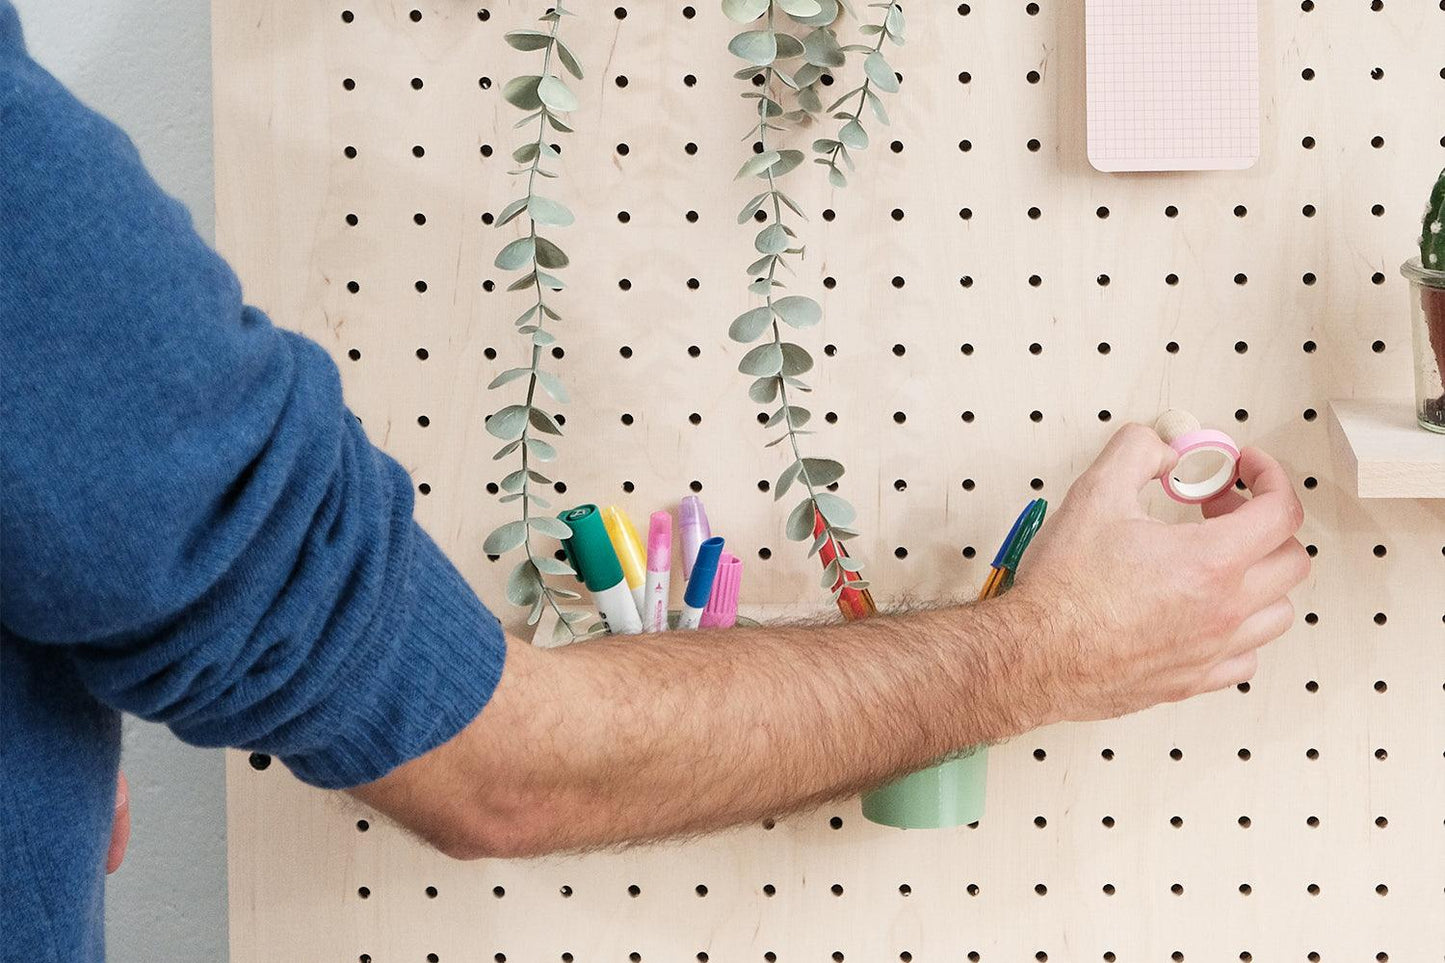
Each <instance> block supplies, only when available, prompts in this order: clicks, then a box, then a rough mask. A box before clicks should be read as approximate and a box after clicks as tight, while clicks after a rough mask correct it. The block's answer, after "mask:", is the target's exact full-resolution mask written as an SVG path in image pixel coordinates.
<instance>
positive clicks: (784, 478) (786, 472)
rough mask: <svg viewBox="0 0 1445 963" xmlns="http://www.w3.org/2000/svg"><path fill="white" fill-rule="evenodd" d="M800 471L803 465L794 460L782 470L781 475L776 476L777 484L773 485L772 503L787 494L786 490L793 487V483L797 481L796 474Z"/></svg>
mask: <svg viewBox="0 0 1445 963" xmlns="http://www.w3.org/2000/svg"><path fill="white" fill-rule="evenodd" d="M802 469H803V463H802V462H800V461H797V460H796V459H795V460H794V461H793V463H792V464H791V465H789V466H788V467H787V468H784V469H783V473H782V474H781V475H779V476H778V481H777V483H776V484H774V485H773V501H779V500H781V499H782V497H783V496H784V495H786V494H787V493H788V489H789V488H792V487H793V482H795V481H797V480H798V472H800V471H802Z"/></svg>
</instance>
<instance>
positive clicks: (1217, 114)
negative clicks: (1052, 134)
mask: <svg viewBox="0 0 1445 963" xmlns="http://www.w3.org/2000/svg"><path fill="white" fill-rule="evenodd" d="M1085 30H1086V35H1087V46H1088V102H1089V108H1088V113H1089V161H1090V163H1092V164H1093V165H1094V167H1096V168H1098V169H1099V170H1101V171H1174V170H1241V169H1243V168H1247V167H1251V166H1253V165H1254V163H1255V161H1256V160H1258V159H1259V113H1260V107H1259V7H1258V2H1257V0H1087V3H1086V7H1085Z"/></svg>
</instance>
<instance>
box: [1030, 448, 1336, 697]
mask: <svg viewBox="0 0 1445 963" xmlns="http://www.w3.org/2000/svg"><path fill="white" fill-rule="evenodd" d="M1177 460H1178V458H1177V456H1176V455H1175V454H1174V451H1173V450H1172V449H1171V448H1170V447H1169V446H1168V445H1166V444H1164V442H1162V441H1161V440H1160V439H1159V436H1158V435H1156V434H1155V433H1154V432H1153V431H1152V430H1150V429H1148V428H1145V427H1142V426H1140V425H1130V426H1128V427H1125V428H1124V429H1122V430H1121V431H1120V432H1119V433H1118V434H1116V435H1115V436H1114V438H1113V440H1112V441H1111V442H1110V443H1109V446H1108V447H1107V448H1106V449H1105V451H1104V453H1103V454H1102V455H1100V456H1099V459H1098V461H1096V462H1095V463H1094V465H1093V466H1092V467H1091V468H1090V469H1089V470H1088V471H1086V472H1085V473H1084V474H1083V475H1082V476H1081V477H1080V478H1079V479H1078V481H1076V482H1075V483H1074V486H1073V487H1072V488H1071V489H1070V490H1069V495H1068V498H1066V499H1065V501H1064V503H1063V505H1062V506H1061V508H1060V510H1059V511H1058V513H1057V514H1056V515H1054V516H1052V517H1051V518H1050V520H1049V524H1048V525H1047V527H1045V528H1044V530H1043V531H1042V532H1041V533H1040V534H1039V537H1038V538H1037V540H1036V541H1035V542H1034V544H1033V547H1032V548H1031V550H1030V553H1029V555H1028V556H1027V558H1026V561H1025V565H1024V566H1023V569H1022V570H1021V571H1020V573H1019V581H1018V585H1017V586H1016V587H1015V589H1014V591H1013V593H1012V594H1013V597H1014V601H1015V602H1016V603H1018V602H1026V603H1028V604H1031V605H1033V606H1035V607H1036V608H1037V610H1038V617H1039V618H1040V619H1045V620H1049V621H1051V622H1054V623H1055V625H1056V626H1057V627H1062V628H1063V629H1064V634H1065V635H1066V636H1068V637H1070V638H1072V639H1073V640H1074V644H1072V645H1064V646H1059V647H1056V648H1054V649H1052V650H1049V651H1045V652H1041V653H1040V654H1041V655H1042V656H1043V658H1045V659H1046V660H1048V661H1050V662H1052V663H1053V664H1052V665H1051V666H1048V667H1045V668H1044V669H1043V670H1042V674H1043V677H1044V678H1045V679H1047V680H1049V681H1048V683H1047V685H1046V691H1047V694H1048V696H1049V697H1050V698H1051V699H1052V700H1053V708H1052V711H1050V712H1048V713H1047V717H1048V718H1052V719H1059V720H1082V719H1101V718H1110V717H1113V716H1118V715H1123V714H1125V713H1129V712H1133V711H1135V710H1138V709H1143V708H1147V707H1148V706H1151V705H1154V704H1156V703H1160V702H1174V701H1178V700H1180V699H1186V698H1188V697H1190V696H1193V695H1198V694H1200V693H1203V692H1210V691H1213V690H1215V689H1221V688H1224V687H1226V686H1230V685H1235V684H1237V683H1239V682H1243V681H1245V680H1246V679H1249V678H1251V677H1252V676H1253V675H1254V672H1255V669H1256V667H1257V666H1258V655H1257V651H1256V650H1258V649H1259V647H1260V646H1262V645H1265V644H1266V643H1268V642H1272V641H1273V640H1274V639H1276V638H1278V637H1279V636H1280V635H1282V634H1284V632H1285V631H1286V630H1287V629H1288V628H1289V627H1290V625H1291V624H1292V623H1293V621H1294V607H1293V606H1292V605H1291V604H1290V600H1289V598H1288V593H1289V591H1290V590H1291V589H1293V588H1295V587H1296V586H1297V585H1299V584H1300V582H1302V581H1303V580H1304V579H1305V577H1306V576H1307V575H1308V574H1309V566H1310V562H1309V556H1308V555H1307V554H1306V553H1305V550H1304V546H1302V545H1301V544H1300V543H1299V541H1298V540H1296V539H1295V537H1294V535H1295V533H1296V532H1297V531H1299V527H1300V525H1301V523H1302V522H1303V520H1304V509H1303V508H1302V507H1301V505H1300V502H1299V499H1298V498H1297V497H1296V496H1295V494H1294V491H1293V490H1292V489H1291V488H1290V485H1289V479H1288V478H1287V477H1286V475H1285V472H1284V469H1283V468H1281V467H1280V465H1279V463H1278V462H1276V461H1275V460H1274V459H1272V458H1270V457H1269V456H1268V455H1266V454H1264V453H1263V452H1261V451H1259V450H1257V449H1253V448H1246V449H1245V450H1244V453H1243V457H1242V459H1241V461H1240V477H1241V478H1243V480H1244V483H1245V485H1246V486H1247V487H1248V488H1249V490H1250V492H1251V493H1252V495H1253V497H1252V498H1244V497H1243V496H1241V495H1240V494H1239V493H1238V492H1235V491H1233V490H1230V491H1227V492H1225V493H1224V494H1222V495H1220V496H1219V497H1218V498H1215V499H1214V500H1213V501H1211V502H1209V503H1207V504H1206V505H1205V506H1204V515H1205V521H1203V522H1202V523H1198V524H1186V525H1166V524H1164V523H1162V522H1159V521H1155V520H1154V519H1151V518H1149V517H1148V516H1147V515H1145V514H1144V511H1143V509H1142V508H1141V507H1140V503H1139V498H1138V495H1139V491H1140V490H1141V489H1143V488H1144V487H1145V486H1147V485H1149V484H1151V483H1152V482H1153V480H1154V479H1155V478H1157V477H1158V476H1159V475H1161V474H1163V473H1164V472H1166V471H1169V470H1172V469H1173V468H1174V465H1175V463H1176V462H1177Z"/></svg>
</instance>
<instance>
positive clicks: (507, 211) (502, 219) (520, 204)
mask: <svg viewBox="0 0 1445 963" xmlns="http://www.w3.org/2000/svg"><path fill="white" fill-rule="evenodd" d="M526 209H527V198H525V197H519V198H517V199H516V200H515V201H513V202H512V203H510V204H508V205H507V206H506V207H504V208H502V213H501V214H498V215H497V220H496V225H497V227H501V226H502V225H504V224H508V223H510V222H511V221H512V219H513V218H515V217H516V216H517V215H518V214H521V213H522V212H523V211H525V210H526Z"/></svg>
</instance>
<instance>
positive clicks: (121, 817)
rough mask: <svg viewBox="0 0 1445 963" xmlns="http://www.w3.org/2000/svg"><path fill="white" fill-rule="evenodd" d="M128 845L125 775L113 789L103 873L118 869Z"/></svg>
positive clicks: (128, 813) (127, 801) (128, 789)
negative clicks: (113, 799)
mask: <svg viewBox="0 0 1445 963" xmlns="http://www.w3.org/2000/svg"><path fill="white" fill-rule="evenodd" d="M129 843H130V785H129V784H128V783H127V782H126V781H125V773H121V774H120V781H119V782H117V783H116V787H115V820H114V821H113V822H112V823H111V828H110V851H109V852H108V853H106V856H105V871H106V872H107V873H113V872H115V871H116V870H118V869H120V864H121V862H122V861H123V860H124V859H125V847H126V846H127V844H129Z"/></svg>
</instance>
